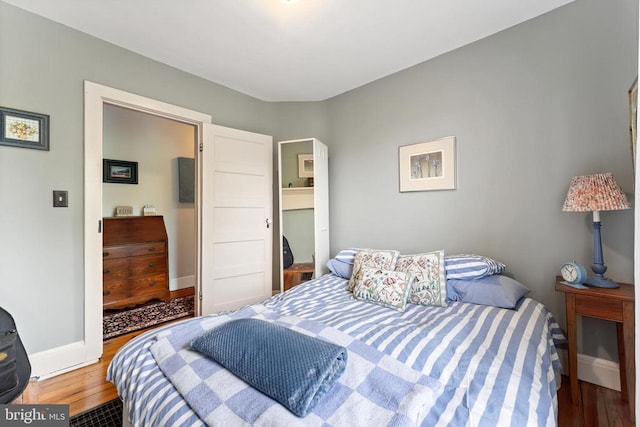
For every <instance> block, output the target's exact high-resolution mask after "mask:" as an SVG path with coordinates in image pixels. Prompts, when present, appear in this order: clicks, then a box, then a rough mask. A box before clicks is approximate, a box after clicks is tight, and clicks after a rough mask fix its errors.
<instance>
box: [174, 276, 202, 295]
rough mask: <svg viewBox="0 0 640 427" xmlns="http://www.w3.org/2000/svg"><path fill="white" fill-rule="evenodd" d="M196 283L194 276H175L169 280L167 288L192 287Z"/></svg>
mask: <svg viewBox="0 0 640 427" xmlns="http://www.w3.org/2000/svg"><path fill="white" fill-rule="evenodd" d="M195 285H196V276H184V277H176V278H175V279H171V280H170V281H169V289H170V290H172V291H175V290H178V289H184V288H193V287H194V286H195Z"/></svg>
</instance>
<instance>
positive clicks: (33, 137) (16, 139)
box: [0, 107, 49, 151]
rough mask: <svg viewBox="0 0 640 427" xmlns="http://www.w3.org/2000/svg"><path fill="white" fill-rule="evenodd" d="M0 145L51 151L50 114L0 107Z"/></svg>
mask: <svg viewBox="0 0 640 427" xmlns="http://www.w3.org/2000/svg"><path fill="white" fill-rule="evenodd" d="M0 145H10V146H13V147H22V148H33V149H36V150H46V151H49V116H48V115H46V114H38V113H31V112H28V111H20V110H14V109H11V108H4V107H0Z"/></svg>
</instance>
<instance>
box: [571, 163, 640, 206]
mask: <svg viewBox="0 0 640 427" xmlns="http://www.w3.org/2000/svg"><path fill="white" fill-rule="evenodd" d="M623 209H631V203H629V200H628V199H627V196H626V195H625V194H624V193H623V192H622V189H621V188H620V186H619V185H618V183H617V181H616V179H615V178H614V177H613V174H612V173H598V174H593V175H581V176H574V177H573V178H571V184H570V185H569V191H568V192H567V198H566V199H565V201H564V204H563V205H562V210H563V211H565V212H591V211H618V210H623Z"/></svg>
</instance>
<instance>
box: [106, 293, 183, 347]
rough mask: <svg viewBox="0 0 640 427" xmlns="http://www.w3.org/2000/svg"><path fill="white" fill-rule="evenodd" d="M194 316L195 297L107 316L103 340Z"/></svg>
mask: <svg viewBox="0 0 640 427" xmlns="http://www.w3.org/2000/svg"><path fill="white" fill-rule="evenodd" d="M188 316H193V295H191V296H188V297H179V298H174V299H172V300H171V301H170V302H168V303H165V302H159V303H155V304H149V305H145V306H143V307H138V308H133V309H131V310H123V311H119V312H117V313H113V314H105V315H104V317H103V318H102V331H103V339H105V340H106V339H109V338H113V337H117V336H119V335H124V334H128V333H129V332H133V331H138V330H140V329H144V328H148V327H150V326H155V325H159V324H161V323H165V322H169V321H171V320H175V319H180V318H182V317H188Z"/></svg>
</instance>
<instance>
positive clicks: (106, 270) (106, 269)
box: [102, 268, 111, 274]
mask: <svg viewBox="0 0 640 427" xmlns="http://www.w3.org/2000/svg"><path fill="white" fill-rule="evenodd" d="M109 273H111V270H109V269H108V268H105V269H104V270H102V274H109Z"/></svg>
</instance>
